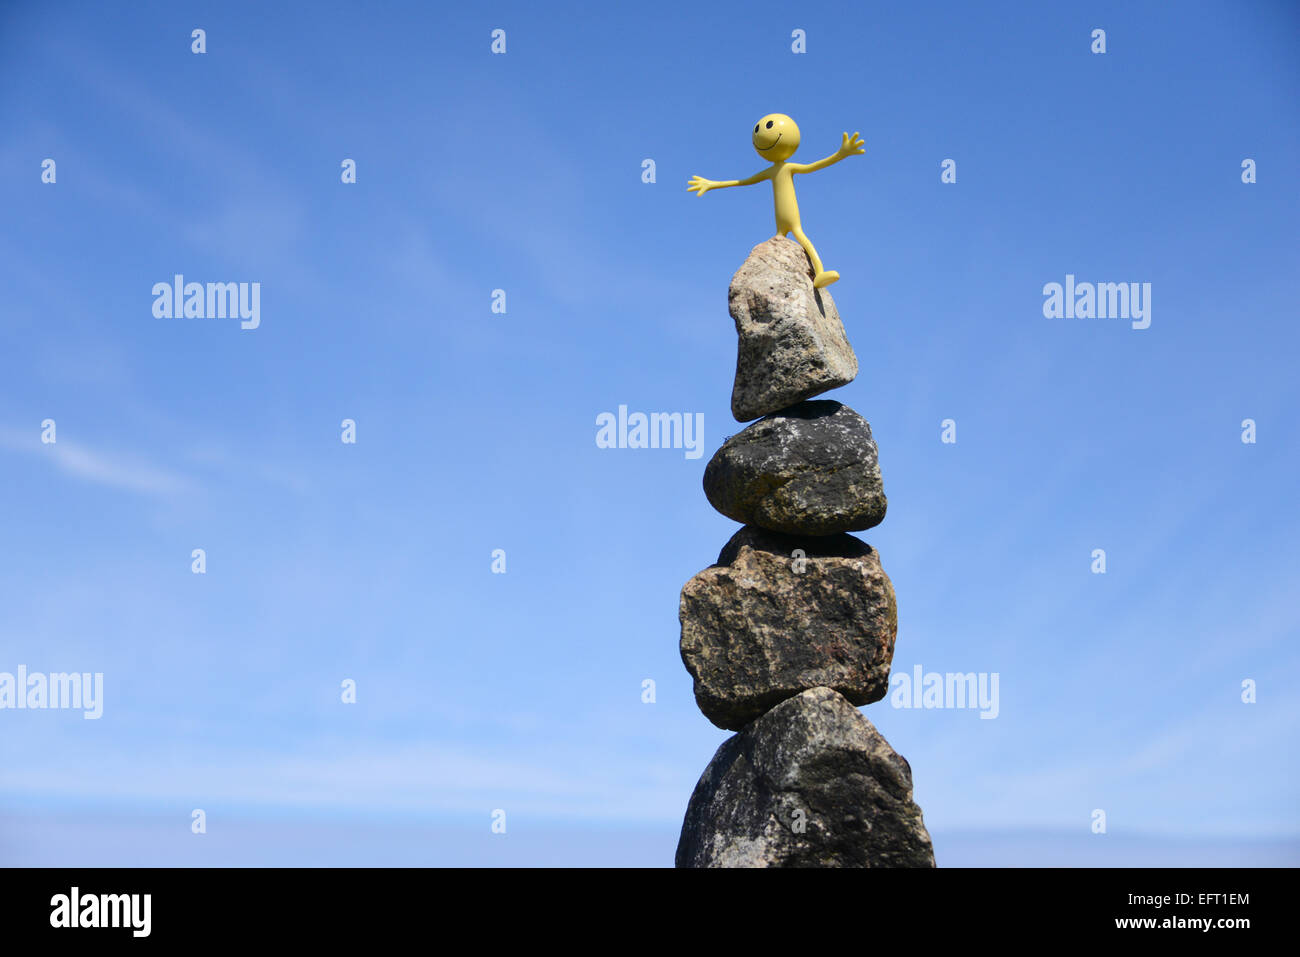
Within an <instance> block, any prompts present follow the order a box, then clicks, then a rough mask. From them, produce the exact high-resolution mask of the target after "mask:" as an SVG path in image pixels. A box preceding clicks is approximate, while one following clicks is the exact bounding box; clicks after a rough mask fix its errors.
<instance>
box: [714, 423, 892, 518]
mask: <svg viewBox="0 0 1300 957" xmlns="http://www.w3.org/2000/svg"><path fill="white" fill-rule="evenodd" d="M704 494H705V495H706V496H708V499H709V504H710V505H712V506H713V507H714V508H716V509H717V510H718V511H719V512H721V513H722V514H723V515H726V516H727V517H728V518H731V519H735V520H736V521H737V522H742V523H745V524H752V525H758V526H761V527H762V528H767V529H771V530H772V531H775V532H787V533H791V534H803V535H834V534H836V533H837V532H857V531H862V530H863V529H867V528H872V527H874V526H876V525H879V524H880V523H881V522H882V521H883V520H884V518H885V508H886V505H887V504H888V503H887V501H886V499H885V489H884V484H883V483H882V482H881V478H880V465H879V462H878V459H877V451H876V442H875V440H874V439H873V438H872V437H871V426H870V425H869V424H868V423H867V420H866V419H864V418H863V417H862V416H860V415H858V413H856V412H854V411H853V410H852V409H850V408H849V407H848V406H846V405H842V404H841V403H839V402H835V401H832V400H830V399H818V400H815V401H812V402H801V403H799V404H798V405H795V406H792V407H791V408H788V409H785V410H784V411H782V412H778V413H776V414H773V415H769V416H766V417H765V418H762V419H760V420H759V421H757V422H755V423H754V424H753V425H751V426H749V427H748V428H747V429H745V430H744V431H742V432H739V433H737V434H736V435H733V436H732V437H731V438H729V439H728V440H727V441H726V442H725V443H723V445H722V448H720V449H718V451H717V452H715V453H714V455H713V458H712V459H710V460H709V464H708V466H707V467H706V468H705V470H704Z"/></svg>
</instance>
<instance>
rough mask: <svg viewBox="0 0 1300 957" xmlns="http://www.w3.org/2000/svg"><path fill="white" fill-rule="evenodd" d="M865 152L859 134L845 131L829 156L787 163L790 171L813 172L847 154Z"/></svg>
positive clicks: (853, 154)
mask: <svg viewBox="0 0 1300 957" xmlns="http://www.w3.org/2000/svg"><path fill="white" fill-rule="evenodd" d="M865 152H866V149H864V148H863V146H862V137H861V136H859V135H858V134H857V133H854V134H853V135H852V136H849V134H848V133H845V134H844V137H843V139H841V140H840V148H839V149H837V150H836V151H835V152H834V153H832V154H831V155H830V156H828V157H826V158H825V159H819V160H818V161H817V162H815V163H791V164H789V165H790V172H792V173H815V172H817V170H819V169H825V168H826V167H828V166H830V165H831V164H833V163H838V162H839V161H840V160H842V159H845V158H847V157H849V156H856V155H858V154H861V153H865Z"/></svg>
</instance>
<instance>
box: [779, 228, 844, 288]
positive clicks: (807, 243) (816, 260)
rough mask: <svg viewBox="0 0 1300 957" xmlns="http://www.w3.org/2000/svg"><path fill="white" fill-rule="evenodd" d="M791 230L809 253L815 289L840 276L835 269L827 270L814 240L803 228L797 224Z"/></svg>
mask: <svg viewBox="0 0 1300 957" xmlns="http://www.w3.org/2000/svg"><path fill="white" fill-rule="evenodd" d="M791 232H793V233H794V238H795V239H797V240H799V245H800V246H802V247H803V251H804V252H806V253H807V254H808V261H809V262H811V263H812V267H813V273H814V274H815V275H814V276H813V288H814V289H822V288H823V287H825V286H829V285H830V284H831V283H833V282H834V281H835V280H837V279H839V278H840V274H839V273H837V272H835V270H833V269H832V270H831V271H830V272H827V271H826V270H825V269H823V268H822V261H821V257H820V256H818V255H817V250H816V249H814V248H813V244H812V240H811V239H809V238H808V237H807V236H805V235H804V232H803V229H802V228H800V227H799V226H795V227H794V229H792V230H791Z"/></svg>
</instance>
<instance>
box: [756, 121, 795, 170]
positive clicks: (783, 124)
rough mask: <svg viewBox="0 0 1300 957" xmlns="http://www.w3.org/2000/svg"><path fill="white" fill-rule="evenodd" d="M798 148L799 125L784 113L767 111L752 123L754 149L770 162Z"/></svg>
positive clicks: (785, 158)
mask: <svg viewBox="0 0 1300 957" xmlns="http://www.w3.org/2000/svg"><path fill="white" fill-rule="evenodd" d="M798 148H799V127H798V126H797V125H796V124H795V122H794V120H792V119H790V117H788V116H786V115H785V114H784V113H769V114H767V116H765V117H763V118H762V119H761V120H759V121H758V122H757V123H755V124H754V149H755V150H756V151H757V152H758V155H759V156H761V157H763V159H765V160H767V161H768V162H771V163H779V162H780V161H781V160H787V159H789V158H790V157H791V156H793V155H794V151H795V150H797V149H798Z"/></svg>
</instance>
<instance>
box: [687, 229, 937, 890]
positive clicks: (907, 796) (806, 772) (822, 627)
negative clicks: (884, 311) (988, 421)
mask: <svg viewBox="0 0 1300 957" xmlns="http://www.w3.org/2000/svg"><path fill="white" fill-rule="evenodd" d="M812 279H813V271H812V268H811V266H810V264H809V262H808V259H807V257H806V256H805V254H804V251H803V250H802V249H801V248H800V247H799V245H798V244H797V243H795V242H793V241H791V240H789V239H786V238H784V237H780V236H777V237H774V238H772V239H769V240H768V241H767V242H765V243H761V244H759V245H758V246H755V247H754V250H753V252H751V253H750V255H749V258H748V259H746V260H745V263H744V265H742V266H741V267H740V270H739V271H738V272H737V273H736V275H735V277H734V278H733V279H732V281H731V288H730V290H729V305H730V311H731V315H732V318H733V319H735V322H736V332H737V334H738V336H739V340H740V341H739V350H738V354H737V360H736V382H735V387H734V389H733V391H732V395H731V410H732V414H733V415H734V416H735V418H736V420H737V421H738V422H748V421H750V420H752V419H758V421H757V422H754V423H753V424H752V425H750V426H749V427H748V428H746V429H744V430H743V431H742V432H740V433H739V434H737V435H734V436H732V437H731V438H730V439H728V440H727V441H726V442H725V443H724V444H723V446H722V448H720V449H719V450H718V451H717V453H715V454H714V456H713V458H712V459H711V460H710V461H709V464H708V466H707V468H706V469H705V472H704V492H705V494H706V495H707V496H708V499H709V502H710V504H712V505H713V507H714V508H716V509H717V510H718V511H719V512H721V513H722V514H723V515H726V516H727V517H728V518H731V519H734V520H735V521H737V522H741V523H742V524H743V525H744V527H743V528H741V529H740V531H738V532H737V533H736V534H735V535H734V536H732V538H731V540H730V541H729V542H727V544H726V545H725V546H723V549H722V553H721V554H720V555H719V556H718V561H717V564H715V565H713V566H711V567H709V568H706V569H705V570H704V571H702V572H700V573H699V574H698V575H696V576H695V577H694V578H692V579H691V580H690V581H689V582H687V583H686V586H685V587H684V588H683V589H682V596H681V607H680V618H681V625H682V638H681V652H682V661H683V662H684V663H685V665H686V669H687V670H688V671H689V672H690V673H691V677H692V678H694V679H695V701H696V703H697V704H698V705H699V708H700V710H701V711H702V712H704V715H705V717H707V718H708V719H709V720H710V721H712V722H713V723H714V724H715V725H717V726H718V727H720V728H726V729H728V730H733V731H738V732H739V733H738V734H736V735H734V736H733V737H731V738H729V739H728V740H727V741H725V742H723V744H722V746H721V747H720V748H718V751H717V753H716V754H715V755H714V756H713V760H712V762H710V764H709V766H708V768H707V769H706V770H705V772H704V774H703V776H702V777H701V778H700V781H699V783H698V784H697V785H696V786H695V792H694V793H693V794H692V795H691V800H690V804H689V806H688V807H687V810H686V820H685V822H684V823H683V825H682V834H681V839H680V841H679V842H678V845H677V866H678V867H933V866H934V852H933V850H932V848H931V845H930V836H929V834H928V833H927V832H926V830H925V823H924V821H923V820H922V817H921V810H920V808H918V807H917V806H916V804H915V803H914V802H913V801H912V772H911V768H910V767H909V766H908V763H907V761H906V760H904V759H903V758H902V756H900V755H899V754H897V753H896V752H895V751H894V750H893V748H891V747H890V746H889V744H888V742H886V741H885V739H884V738H883V737H881V736H880V733H879V732H878V731H877V730H876V729H875V726H874V725H872V723H871V722H870V721H868V720H867V719H866V718H865V717H864V716H863V715H862V714H861V712H859V711H858V710H857V706H858V705H864V704H868V703H870V702H873V701H879V700H880V699H881V698H883V697H884V696H885V693H886V691H887V690H888V686H889V669H890V664H891V662H892V660H893V656H894V639H895V636H896V634H897V631H898V614H897V609H896V606H895V602H894V589H893V586H892V585H891V584H890V581H889V578H888V576H886V575H885V572H884V569H883V568H881V565H880V556H879V555H878V554H877V553H876V551H875V549H873V548H872V547H871V546H870V545H868V544H866V543H865V542H863V541H861V540H860V539H857V538H855V537H853V536H852V535H849V534H848V533H849V532H856V531H862V530H864V529H868V528H872V527H874V526H876V525H878V524H880V522H881V521H882V520H883V519H884V517H885V493H884V488H883V485H882V483H881V477H880V466H879V463H878V461H877V452H876V443H875V441H874V439H873V438H872V436H871V426H870V425H868V424H867V421H866V420H865V419H864V418H862V416H860V415H858V413H856V412H854V411H853V410H852V409H850V408H849V407H848V406H846V405H842V404H841V403H839V402H834V401H829V400H813V401H809V400H811V399H812V397H813V396H816V395H820V394H821V393H823V392H826V391H828V390H830V389H834V388H838V387H839V386H842V385H846V384H848V383H849V382H852V381H853V379H854V378H855V377H856V376H857V374H858V361H857V357H856V356H855V355H854V354H853V349H852V347H850V345H849V342H848V338H847V337H846V335H845V333H844V326H843V324H842V323H841V322H840V317H839V313H838V312H837V311H836V309H835V302H834V300H832V299H831V296H830V294H829V293H828V292H827V290H825V289H814V288H813V283H812Z"/></svg>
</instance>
